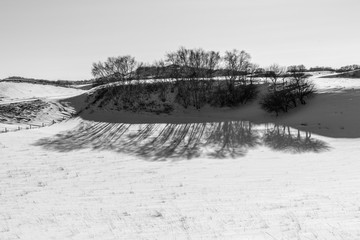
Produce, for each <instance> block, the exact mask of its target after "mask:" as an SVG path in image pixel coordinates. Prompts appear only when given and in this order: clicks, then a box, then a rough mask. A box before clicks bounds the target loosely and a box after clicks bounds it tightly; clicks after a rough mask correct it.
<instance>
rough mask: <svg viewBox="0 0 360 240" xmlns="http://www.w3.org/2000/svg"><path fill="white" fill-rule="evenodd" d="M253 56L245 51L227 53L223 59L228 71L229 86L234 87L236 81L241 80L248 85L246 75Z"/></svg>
mask: <svg viewBox="0 0 360 240" xmlns="http://www.w3.org/2000/svg"><path fill="white" fill-rule="evenodd" d="M250 60H251V56H250V54H248V53H247V52H245V51H244V50H242V51H239V50H236V49H234V50H232V51H226V52H225V56H224V58H223V61H224V65H225V66H224V67H225V70H226V78H227V80H228V82H229V84H231V85H233V84H234V82H235V81H237V80H241V82H242V83H243V84H246V75H247V70H248V67H249V66H250Z"/></svg>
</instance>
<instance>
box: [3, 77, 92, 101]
mask: <svg viewBox="0 0 360 240" xmlns="http://www.w3.org/2000/svg"><path fill="white" fill-rule="evenodd" d="M83 92H85V91H84V90H81V89H75V88H65V87H57V86H53V85H43V84H32V83H18V82H6V81H3V82H0V104H5V103H9V102H19V101H32V100H34V99H37V98H46V99H62V98H67V97H71V96H75V95H78V94H81V93H83Z"/></svg>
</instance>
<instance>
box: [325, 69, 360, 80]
mask: <svg viewBox="0 0 360 240" xmlns="http://www.w3.org/2000/svg"><path fill="white" fill-rule="evenodd" d="M322 78H360V69H358V70H354V71H350V72H344V73H339V74H335V75H331V76H324V77H322Z"/></svg>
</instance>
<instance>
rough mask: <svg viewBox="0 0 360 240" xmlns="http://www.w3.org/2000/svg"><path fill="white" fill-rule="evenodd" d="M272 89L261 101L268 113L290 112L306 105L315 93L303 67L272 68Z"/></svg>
mask: <svg viewBox="0 0 360 240" xmlns="http://www.w3.org/2000/svg"><path fill="white" fill-rule="evenodd" d="M270 70H271V74H270V75H269V78H270V80H271V87H270V88H269V92H268V93H267V94H265V95H264V96H263V98H262V99H261V101H260V104H261V107H262V108H263V109H264V110H265V111H267V112H270V113H271V112H274V113H276V116H278V115H279V113H280V112H288V111H289V110H290V109H292V108H295V107H297V106H298V105H299V104H302V105H305V104H306V101H307V99H308V98H309V97H311V96H312V95H313V94H314V93H315V89H314V84H313V83H312V82H310V81H309V80H308V75H306V74H305V73H304V69H303V68H302V66H301V65H300V66H290V67H288V68H287V70H285V68H281V67H279V66H277V65H273V66H271V67H270Z"/></svg>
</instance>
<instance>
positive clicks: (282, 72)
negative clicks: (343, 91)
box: [92, 47, 314, 115]
mask: <svg viewBox="0 0 360 240" xmlns="http://www.w3.org/2000/svg"><path fill="white" fill-rule="evenodd" d="M305 72H306V68H305V66H304V65H296V66H290V67H288V68H286V67H281V66H279V65H277V64H273V65H271V66H270V67H268V68H267V69H262V68H259V65H257V64H254V63H252V62H251V56H250V54H249V53H247V52H245V51H239V50H236V49H234V50H231V51H226V52H225V54H224V55H220V53H219V52H216V51H206V50H204V49H202V48H195V49H188V48H185V47H180V48H179V49H178V50H176V51H173V52H169V53H167V54H166V56H165V60H160V61H156V62H154V63H153V64H151V65H144V64H142V63H139V62H137V61H136V60H135V58H134V57H131V56H129V55H126V56H119V57H110V58H108V59H107V60H106V61H105V62H98V63H94V64H93V68H92V74H93V75H94V77H95V78H96V79H97V84H98V85H99V84H103V83H107V82H112V81H118V82H122V83H123V84H120V85H118V86H117V87H115V88H112V90H111V91H110V90H109V91H108V92H107V93H106V95H107V98H109V97H111V98H119V95H121V96H122V97H121V101H122V102H123V103H125V102H128V103H129V104H128V105H129V106H130V105H131V106H130V107H128V108H131V109H136V106H133V105H134V104H133V103H132V102H135V103H136V102H139V101H140V100H139V99H141V98H145V96H146V99H152V97H151V96H150V95H149V94H150V93H148V92H147V91H149V89H151V94H154V93H155V94H156V95H157V96H158V98H159V99H160V100H161V102H163V104H167V103H172V102H174V101H175V102H177V103H179V104H180V105H182V106H183V107H184V108H188V107H195V108H196V109H200V108H201V107H203V106H204V105H206V104H210V105H212V106H218V107H224V106H229V107H233V106H237V105H239V104H246V103H247V102H248V101H249V100H252V99H254V98H256V96H257V94H258V90H257V84H254V80H255V78H258V77H264V78H266V79H269V80H270V87H269V92H268V93H267V94H266V95H265V96H264V97H263V98H262V99H261V101H260V104H261V106H262V107H263V109H265V110H266V111H268V112H275V113H276V115H278V114H279V113H280V112H287V111H288V110H289V109H291V108H294V107H296V106H297V105H299V104H306V99H307V98H308V97H309V96H310V95H311V94H312V93H314V85H313V84H312V83H311V82H310V81H309V80H308V76H307V75H306V73H305ZM147 78H151V79H157V81H156V83H144V82H140V81H135V82H134V83H132V84H124V83H129V82H130V81H132V80H134V79H147ZM149 84H150V85H149ZM140 93H141V94H142V95H140ZM169 95H172V96H175V97H173V98H172V99H170V98H169ZM149 101H150V100H149ZM128 105H124V106H128ZM142 105H144V106H148V105H149V104H148V102H146V103H145V102H143V103H142Z"/></svg>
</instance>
